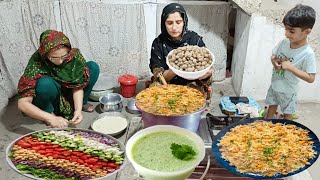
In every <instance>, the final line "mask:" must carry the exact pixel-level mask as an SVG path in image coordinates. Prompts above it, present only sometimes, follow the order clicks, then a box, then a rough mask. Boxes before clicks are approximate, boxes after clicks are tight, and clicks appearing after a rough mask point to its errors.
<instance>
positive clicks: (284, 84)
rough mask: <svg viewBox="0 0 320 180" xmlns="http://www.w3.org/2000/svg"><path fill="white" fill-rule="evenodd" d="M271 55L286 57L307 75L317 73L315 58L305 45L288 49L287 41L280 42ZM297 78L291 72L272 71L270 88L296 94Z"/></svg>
mask: <svg viewBox="0 0 320 180" xmlns="http://www.w3.org/2000/svg"><path fill="white" fill-rule="evenodd" d="M272 53H273V55H275V56H276V57H287V58H288V59H289V60H290V61H292V64H293V65H294V66H295V67H296V68H298V69H300V70H302V71H305V72H307V73H312V74H313V73H314V74H315V73H317V65H316V57H315V53H314V51H313V49H312V48H311V47H310V46H309V44H306V45H304V46H302V47H300V48H297V49H291V48H290V41H289V40H288V39H284V40H282V41H281V42H280V43H279V44H278V46H277V47H276V48H275V49H274V50H273V52H272ZM298 83H299V78H298V77H297V76H295V75H294V74H293V73H292V72H289V71H286V70H285V71H284V73H279V71H276V70H275V69H273V73H272V79H271V87H272V89H273V90H275V91H277V92H282V93H290V94H294V93H297V89H298Z"/></svg>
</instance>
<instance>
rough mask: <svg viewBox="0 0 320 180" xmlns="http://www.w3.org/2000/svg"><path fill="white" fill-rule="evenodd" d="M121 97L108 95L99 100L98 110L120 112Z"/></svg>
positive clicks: (112, 94) (113, 94)
mask: <svg viewBox="0 0 320 180" xmlns="http://www.w3.org/2000/svg"><path fill="white" fill-rule="evenodd" d="M122 99H123V97H122V96H121V95H120V94H118V93H108V94H106V95H104V96H101V97H100V98H99V102H100V109H101V111H102V112H110V111H118V112H121V111H122V108H123V105H122Z"/></svg>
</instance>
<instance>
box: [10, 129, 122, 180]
mask: <svg viewBox="0 0 320 180" xmlns="http://www.w3.org/2000/svg"><path fill="white" fill-rule="evenodd" d="M124 153H125V146H124V145H123V144H122V143H121V142H119V141H118V140H117V139H116V138H114V137H112V136H109V135H105V134H102V133H99V132H95V131H91V130H86V129H78V128H52V129H44V130H40V131H35V132H32V133H28V134H26V135H24V136H22V137H20V138H18V139H16V140H14V141H13V142H12V143H10V144H9V145H8V146H7V148H6V161H7V163H8V164H9V166H10V167H11V168H12V169H14V170H15V171H17V172H18V173H20V174H22V175H24V176H26V177H29V178H32V179H54V178H57V179H67V178H74V179H104V178H105V177H109V176H111V175H113V174H114V173H117V172H118V171H120V170H121V169H123V168H124V166H125V165H126V162H127V160H126V157H125V155H124Z"/></svg>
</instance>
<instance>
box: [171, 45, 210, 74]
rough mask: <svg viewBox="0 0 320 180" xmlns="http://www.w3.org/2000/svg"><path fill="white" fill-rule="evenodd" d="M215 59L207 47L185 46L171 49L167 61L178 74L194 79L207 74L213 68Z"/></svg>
mask: <svg viewBox="0 0 320 180" xmlns="http://www.w3.org/2000/svg"><path fill="white" fill-rule="evenodd" d="M214 59H215V58H214V55H213V54H212V53H211V52H210V50H209V49H208V48H206V47H198V46H184V47H179V48H177V49H174V50H172V51H170V52H169V54H168V56H167V60H166V62H167V65H168V66H169V68H170V69H171V70H172V71H173V72H174V73H175V74H176V75H178V76H180V77H183V78H185V79H189V80H193V79H198V78H200V77H201V76H203V75H205V74H206V73H207V72H208V71H209V69H210V68H212V66H213V63H214Z"/></svg>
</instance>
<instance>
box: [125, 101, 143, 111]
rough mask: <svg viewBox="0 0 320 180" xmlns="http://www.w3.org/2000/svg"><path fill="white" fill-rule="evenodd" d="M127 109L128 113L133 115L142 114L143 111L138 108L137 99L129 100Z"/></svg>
mask: <svg viewBox="0 0 320 180" xmlns="http://www.w3.org/2000/svg"><path fill="white" fill-rule="evenodd" d="M127 108H128V109H127V110H128V112H129V113H131V114H140V113H141V111H140V110H139V109H138V108H137V106H136V100H135V99H130V100H128V104H127Z"/></svg>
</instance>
